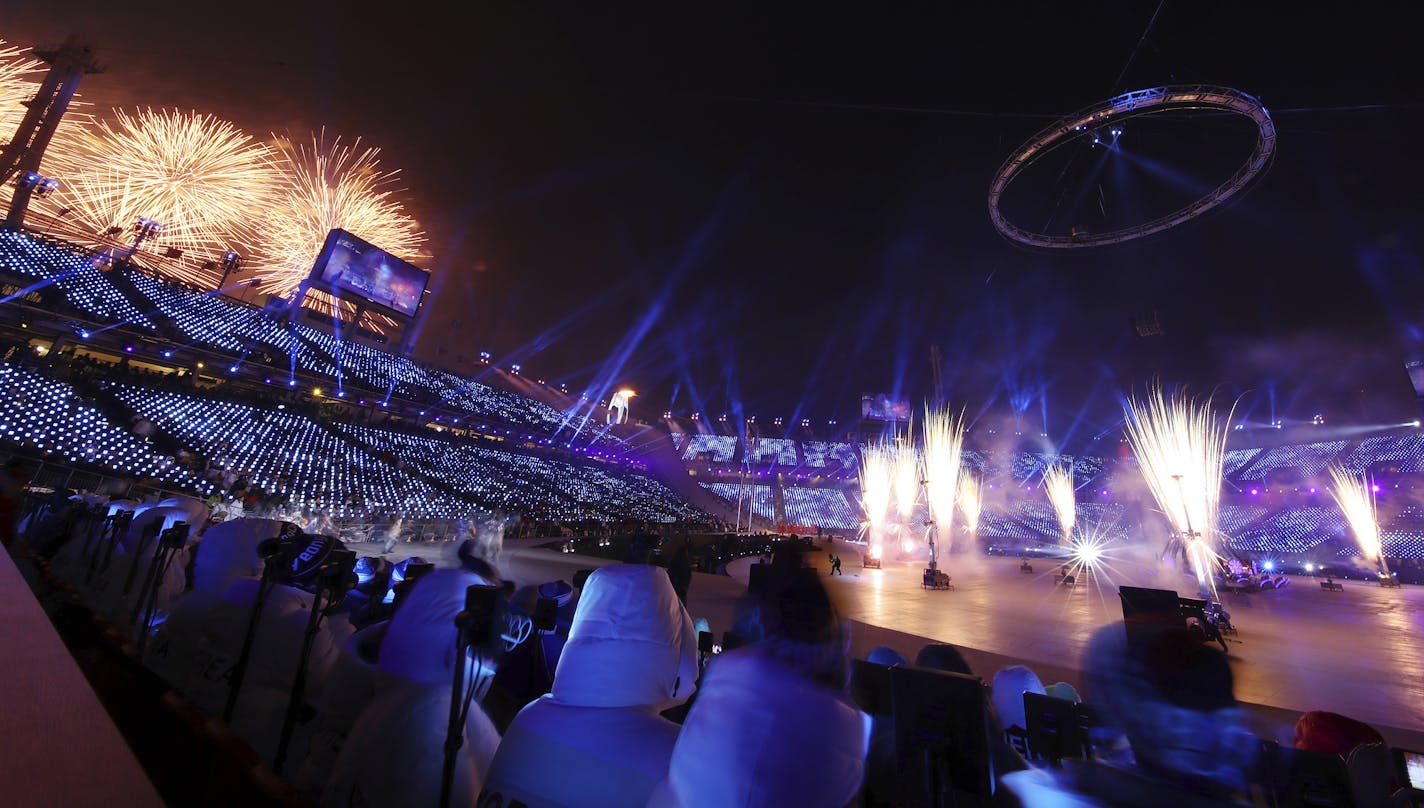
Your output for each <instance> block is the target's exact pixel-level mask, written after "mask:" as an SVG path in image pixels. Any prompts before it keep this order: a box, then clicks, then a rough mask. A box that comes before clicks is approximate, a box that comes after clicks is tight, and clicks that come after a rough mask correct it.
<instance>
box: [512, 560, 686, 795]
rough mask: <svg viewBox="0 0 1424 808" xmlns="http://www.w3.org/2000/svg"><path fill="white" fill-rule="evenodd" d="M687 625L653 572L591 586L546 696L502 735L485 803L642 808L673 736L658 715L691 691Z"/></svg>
mask: <svg viewBox="0 0 1424 808" xmlns="http://www.w3.org/2000/svg"><path fill="white" fill-rule="evenodd" d="M697 673H698V671H697V638H696V635H694V634H693V629H692V619H691V618H690V617H688V614H687V611H686V610H685V609H684V608H683V606H682V604H681V603H680V602H679V601H678V599H677V593H676V592H675V591H674V590H673V587H672V583H671V581H669V580H668V577H667V573H666V572H665V571H664V570H663V569H662V568H660V567H653V566H646V565H632V564H628V565H621V564H620V565H614V566H608V567H603V568H602V569H599V570H598V571H596V572H594V573H593V575H591V576H589V579H588V582H587V583H586V584H585V585H584V589H583V594H582V596H581V598H580V600H579V604H578V610H577V611H576V612H575V613H574V619H573V626H572V627H571V629H570V631H569V639H568V642H567V644H566V645H565V646H564V649H563V653H562V654H561V655H560V657H559V664H558V668H557V669H556V671H555V674H554V685H553V689H552V692H551V693H549V694H547V695H545V696H543V697H542V698H539V699H537V700H536V701H534V702H532V703H530V704H529V705H528V706H527V707H525V708H524V710H523V711H521V712H520V713H519V715H518V716H516V717H515V719H514V721H513V723H511V724H510V726H509V729H508V731H506V732H505V736H504V740H503V742H502V743H501V745H500V748H499V752H498V754H496V755H495V759H494V763H493V764H492V765H491V767H490V773H489V778H488V779H487V780H486V783H485V791H484V799H486V800H492V799H495V798H496V797H498V798H499V799H501V800H503V802H502V803H501V804H504V805H511V804H513V803H514V802H515V801H516V800H517V801H519V802H521V803H523V804H525V805H527V806H530V808H538V807H539V806H552V805H580V806H590V807H591V808H592V807H594V806H608V805H641V804H643V803H645V802H646V801H647V799H648V797H649V795H650V794H651V793H652V790H653V788H654V787H655V786H656V785H657V784H658V782H659V781H661V780H662V779H663V778H664V777H665V776H666V775H667V768H668V761H669V759H670V758H671V756H672V749H673V744H674V743H675V742H676V741H677V733H678V726H677V725H676V724H674V723H672V722H671V721H668V720H667V719H665V718H663V717H661V716H660V715H659V714H658V713H659V712H660V711H662V710H665V709H667V708H669V707H672V706H674V705H676V704H679V703H681V702H683V701H686V700H687V698H688V697H689V696H691V695H692V691H693V688H694V687H695V686H696V682H697Z"/></svg>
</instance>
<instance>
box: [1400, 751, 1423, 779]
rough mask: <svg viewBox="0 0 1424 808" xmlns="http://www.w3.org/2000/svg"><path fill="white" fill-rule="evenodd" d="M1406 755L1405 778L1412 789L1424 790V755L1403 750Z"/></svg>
mask: <svg viewBox="0 0 1424 808" xmlns="http://www.w3.org/2000/svg"><path fill="white" fill-rule="evenodd" d="M1401 752H1402V753H1403V755H1404V776H1405V777H1406V778H1408V780H1409V787H1410V788H1424V754H1420V753H1419V752H1409V751H1405V750H1401Z"/></svg>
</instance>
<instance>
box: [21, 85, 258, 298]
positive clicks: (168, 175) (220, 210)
mask: <svg viewBox="0 0 1424 808" xmlns="http://www.w3.org/2000/svg"><path fill="white" fill-rule="evenodd" d="M273 158H274V153H273V151H272V150H271V149H270V148H268V147H267V146H265V145H263V144H262V143H260V142H258V141H256V140H253V139H252V138H251V137H250V136H248V135H247V134H245V133H243V132H242V131H240V130H239V129H238V128H237V127H235V126H233V125H232V124H230V123H228V122H227V121H223V120H220V119H218V118H215V117H213V116H211V115H199V114H197V113H184V112H179V111H177V110H163V111H157V112H155V111H153V110H143V111H140V112H135V113H132V114H130V113H128V112H124V111H123V110H117V111H115V112H114V115H113V119H112V120H111V121H98V122H95V123H92V124H90V125H87V126H77V127H70V128H68V129H61V130H60V131H59V133H58V134H57V135H56V137H55V141H54V145H53V148H51V149H50V150H49V152H48V153H47V160H46V163H45V165H46V167H47V171H50V172H53V173H54V174H55V175H56V176H59V177H62V178H63V183H64V184H63V185H62V186H61V187H60V190H59V192H58V193H55V194H51V195H50V196H48V197H46V198H45V199H44V202H43V204H44V207H45V208H46V211H45V212H46V213H49V214H51V215H53V214H55V213H56V212H57V211H58V210H59V209H62V208H69V209H70V212H69V214H68V216H69V218H70V219H72V220H74V221H75V222H76V223H77V224H78V225H80V226H81V227H83V228H85V229H86V230H88V231H90V232H94V233H102V232H105V231H108V230H110V229H112V228H121V229H122V230H123V231H127V230H128V229H129V228H130V227H132V226H133V225H134V224H135V222H137V221H138V220H139V219H140V218H148V219H151V220H153V221H156V222H159V223H160V224H162V226H163V230H162V234H161V236H160V237H158V239H155V240H161V243H162V244H163V245H164V246H167V247H172V248H176V249H179V250H182V251H183V252H185V253H190V254H191V255H190V256H189V257H190V259H199V262H201V260H210V259H213V258H215V257H218V256H221V255H222V254H223V253H225V252H227V251H228V250H236V251H238V252H246V251H247V250H248V248H249V245H251V244H253V243H254V241H255V240H256V238H257V234H258V227H259V223H260V222H261V220H262V218H263V217H264V216H266V215H267V213H268V211H269V209H270V207H271V200H272V198H273V194H274V192H275V190H276V187H277V186H276V183H277V179H278V174H277V171H276V169H275V167H274V162H273ZM171 269H172V268H170V270H171ZM176 273H177V274H180V275H182V274H184V270H182V269H181V268H178V269H177V270H176ZM193 274H194V277H185V279H186V280H193V281H195V282H202V279H201V278H200V277H198V276H197V274H196V271H193Z"/></svg>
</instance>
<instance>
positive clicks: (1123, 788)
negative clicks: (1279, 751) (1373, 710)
mask: <svg viewBox="0 0 1424 808" xmlns="http://www.w3.org/2000/svg"><path fill="white" fill-rule="evenodd" d="M1128 628H1129V629H1130V632H1129V631H1125V630H1124V625H1123V624H1113V625H1109V626H1106V627H1104V628H1102V629H1100V630H1099V631H1098V632H1097V633H1096V634H1095V635H1094V636H1093V639H1092V641H1091V642H1090V643H1089V645H1088V648H1087V650H1086V652H1085V656H1084V665H1083V667H1084V674H1085V679H1084V686H1085V690H1086V692H1087V694H1088V699H1089V703H1091V704H1093V705H1094V706H1095V707H1096V708H1097V710H1098V713H1099V716H1100V718H1101V720H1102V721H1103V722H1104V723H1106V724H1108V725H1109V726H1112V727H1115V728H1117V729H1118V730H1120V731H1121V732H1122V733H1123V734H1124V735H1125V736H1126V738H1127V741H1128V744H1129V745H1130V747H1131V751H1132V755H1131V757H1132V760H1131V761H1130V762H1127V761H1123V762H1118V763H1105V762H1088V761H1076V760H1065V761H1063V769H1062V770H1061V771H1060V772H1057V773H1050V772H1049V771H1048V770H1043V769H1033V770H1025V771H1019V772H1012V773H1010V774H1008V775H1005V776H1004V777H1002V778H1000V780H1001V782H1002V783H1003V784H1004V785H1005V786H1006V787H1007V788H1008V789H1009V790H1010V791H1012V792H1013V794H1014V795H1015V796H1017V797H1018V798H1019V799H1020V801H1021V802H1022V804H1023V805H1024V806H1026V808H1037V806H1047V805H1064V804H1074V802H1073V798H1074V797H1086V798H1088V800H1087V801H1086V802H1087V804H1090V805H1091V804H1107V805H1111V806H1124V807H1129V806H1130V807H1132V808H1137V807H1138V806H1141V808H1160V806H1162V805H1164V804H1167V803H1164V799H1167V798H1168V797H1169V796H1170V804H1172V805H1174V806H1183V808H1197V806H1202V807H1203V808H1204V807H1205V806H1221V805H1235V804H1249V803H1247V802H1246V795H1247V793H1248V789H1249V787H1250V783H1251V782H1253V781H1254V780H1255V778H1256V774H1257V773H1256V771H1255V760H1256V757H1257V750H1258V748H1259V742H1258V741H1257V740H1256V738H1255V737H1254V736H1252V735H1251V734H1250V733H1249V732H1247V731H1246V729H1245V727H1244V726H1243V723H1242V714H1241V709H1240V707H1238V706H1237V704H1236V700H1235V697H1234V695H1233V692H1232V691H1233V678H1232V673H1231V668H1230V666H1229V665H1228V664H1227V661H1226V655H1225V654H1222V653H1221V652H1219V651H1217V650H1215V649H1213V648H1211V647H1209V646H1206V645H1204V644H1203V643H1202V642H1201V640H1200V639H1199V638H1198V637H1197V636H1196V635H1194V634H1192V633H1191V632H1190V631H1188V630H1186V629H1183V628H1176V627H1163V626H1154V625H1148V624H1143V625H1138V626H1129V627H1128ZM1129 637H1130V639H1129ZM1082 801H1083V800H1079V802H1082Z"/></svg>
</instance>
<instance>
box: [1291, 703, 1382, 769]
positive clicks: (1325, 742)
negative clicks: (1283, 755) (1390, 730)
mask: <svg viewBox="0 0 1424 808" xmlns="http://www.w3.org/2000/svg"><path fill="white" fill-rule="evenodd" d="M1367 743H1384V736H1382V735H1380V733H1379V730H1377V729H1375V728H1374V727H1372V726H1370V725H1369V724H1366V723H1364V722H1363V721H1356V720H1355V719H1353V718H1350V717H1349V716H1344V715H1340V714H1339V713H1328V712H1325V711H1323V710H1311V711H1310V712H1308V713H1305V714H1303V715H1301V717H1300V718H1299V719H1297V720H1296V722H1295V748H1296V749H1306V750H1309V751H1311V752H1325V753H1327V754H1331V755H1339V756H1340V757H1342V758H1348V757H1349V756H1350V753H1351V752H1353V751H1355V747H1357V746H1360V745H1361V744H1367Z"/></svg>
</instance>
